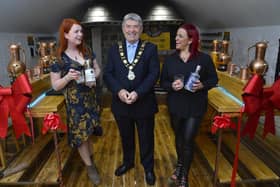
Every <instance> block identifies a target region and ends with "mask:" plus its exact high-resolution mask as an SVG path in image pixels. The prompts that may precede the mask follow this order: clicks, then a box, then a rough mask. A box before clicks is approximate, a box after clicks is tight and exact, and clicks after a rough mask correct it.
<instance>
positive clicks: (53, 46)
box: [49, 41, 56, 64]
mask: <svg viewBox="0 0 280 187" xmlns="http://www.w3.org/2000/svg"><path fill="white" fill-rule="evenodd" d="M49 54H50V61H51V62H50V63H51V64H52V63H54V61H55V60H56V42H55V41H52V42H49Z"/></svg>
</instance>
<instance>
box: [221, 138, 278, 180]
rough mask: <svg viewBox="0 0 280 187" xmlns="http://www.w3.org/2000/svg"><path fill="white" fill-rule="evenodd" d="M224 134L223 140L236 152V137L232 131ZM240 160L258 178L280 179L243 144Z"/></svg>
mask: <svg viewBox="0 0 280 187" xmlns="http://www.w3.org/2000/svg"><path fill="white" fill-rule="evenodd" d="M223 136H224V137H223V142H224V143H225V145H226V146H227V147H228V148H229V149H230V150H231V151H232V152H233V153H234V152H235V145H236V137H235V136H233V134H231V133H224V134H223ZM239 160H240V162H241V163H242V164H243V165H244V166H245V167H246V168H247V169H248V171H249V172H250V173H251V174H252V175H253V176H254V178H255V179H256V180H259V181H264V180H278V179H279V176H278V175H277V174H276V173H274V172H273V171H272V170H271V169H270V168H269V167H268V166H267V165H266V164H265V163H264V162H263V161H262V160H261V159H260V158H259V157H258V156H257V155H255V154H254V153H253V152H252V151H251V150H249V149H248V148H247V147H246V146H245V145H243V144H240V149H239Z"/></svg>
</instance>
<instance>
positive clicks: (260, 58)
mask: <svg viewBox="0 0 280 187" xmlns="http://www.w3.org/2000/svg"><path fill="white" fill-rule="evenodd" d="M267 44H268V42H266V41H263V42H258V43H256V44H255V45H253V46H251V47H249V48H248V59H249V51H250V49H252V48H253V47H256V54H255V59H254V60H252V61H251V62H250V64H249V71H250V73H252V74H258V75H264V74H265V73H266V72H267V69H268V64H267V62H266V61H265V60H264V57H265V51H266V48H267Z"/></svg>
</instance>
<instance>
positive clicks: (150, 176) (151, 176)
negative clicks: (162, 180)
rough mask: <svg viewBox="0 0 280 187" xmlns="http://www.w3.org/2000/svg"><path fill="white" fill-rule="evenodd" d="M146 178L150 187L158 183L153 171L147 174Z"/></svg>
mask: <svg viewBox="0 0 280 187" xmlns="http://www.w3.org/2000/svg"><path fill="white" fill-rule="evenodd" d="M145 178H146V182H147V184H148V185H154V184H155V182H156V176H155V173H154V172H153V171H148V172H145Z"/></svg>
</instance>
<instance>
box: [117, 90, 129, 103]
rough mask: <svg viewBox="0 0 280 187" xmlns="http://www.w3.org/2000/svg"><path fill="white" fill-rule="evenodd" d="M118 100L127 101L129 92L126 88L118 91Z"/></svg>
mask: <svg viewBox="0 0 280 187" xmlns="http://www.w3.org/2000/svg"><path fill="white" fill-rule="evenodd" d="M118 96H119V98H120V100H121V101H122V102H124V103H127V101H128V96H129V92H128V91H127V90H126V89H121V90H120V91H119V93H118Z"/></svg>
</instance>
